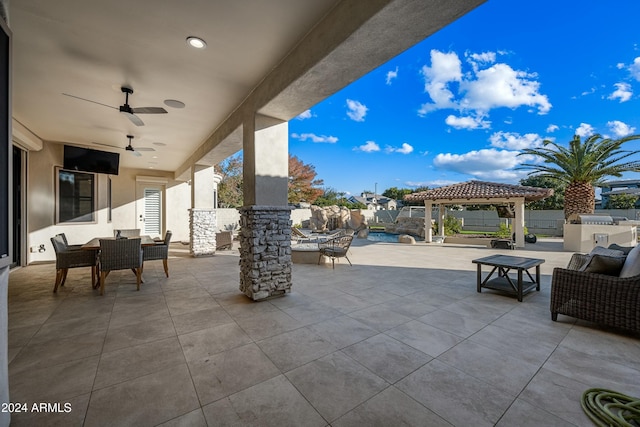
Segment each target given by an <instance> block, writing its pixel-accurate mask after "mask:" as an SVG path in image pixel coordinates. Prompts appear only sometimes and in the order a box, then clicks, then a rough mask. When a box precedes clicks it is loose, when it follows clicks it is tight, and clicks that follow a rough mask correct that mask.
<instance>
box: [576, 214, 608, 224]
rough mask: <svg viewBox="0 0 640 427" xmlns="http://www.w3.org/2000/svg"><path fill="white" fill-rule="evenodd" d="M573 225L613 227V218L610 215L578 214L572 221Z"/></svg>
mask: <svg viewBox="0 0 640 427" xmlns="http://www.w3.org/2000/svg"><path fill="white" fill-rule="evenodd" d="M573 223H574V224H589V225H613V224H614V221H613V217H612V216H610V215H585V214H578V215H576V217H575V220H574V221H573Z"/></svg>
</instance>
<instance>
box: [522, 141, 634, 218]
mask: <svg viewBox="0 0 640 427" xmlns="http://www.w3.org/2000/svg"><path fill="white" fill-rule="evenodd" d="M639 138H640V135H630V136H625V137H624V138H620V139H609V138H604V139H603V138H602V136H600V135H597V134H596V135H591V136H589V137H588V138H585V140H584V142H582V141H581V140H580V137H579V136H578V135H575V136H574V137H573V139H572V140H571V142H570V143H569V146H568V147H564V146H562V145H560V144H557V143H555V142H554V141H550V140H545V141H544V142H543V146H542V147H539V148H527V149H525V150H522V151H521V152H520V154H519V156H523V155H526V156H535V157H539V158H541V159H542V160H543V162H542V163H523V164H522V165H521V168H523V169H530V170H533V171H534V173H538V174H539V176H542V177H545V178H551V179H554V180H556V181H558V182H561V183H563V184H565V185H566V189H565V192H564V201H565V203H564V217H565V218H569V217H570V216H571V215H573V214H580V213H593V212H594V210H595V204H596V196H595V189H594V186H595V185H598V184H600V183H602V182H603V181H604V178H605V177H607V176H615V177H620V176H622V173H623V172H640V162H639V161H630V160H628V158H629V157H630V156H633V155H635V154H638V152H640V151H639V150H633V151H628V150H622V148H621V147H622V145H623V144H624V143H625V142H628V141H631V140H634V139H639Z"/></svg>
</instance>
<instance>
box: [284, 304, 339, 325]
mask: <svg viewBox="0 0 640 427" xmlns="http://www.w3.org/2000/svg"><path fill="white" fill-rule="evenodd" d="M281 310H282V311H283V312H285V313H286V314H288V315H289V316H291V317H293V318H294V319H296V320H297V321H298V323H299V325H300V326H304V325H310V324H312V323H318V322H321V321H323V320H327V319H331V318H333V317H338V316H341V313H340V312H339V311H338V310H336V309H334V308H332V307H329V306H328V305H325V304H324V303H320V302H305V303H302V304H297V305H295V306H293V307H288V308H282V309H281Z"/></svg>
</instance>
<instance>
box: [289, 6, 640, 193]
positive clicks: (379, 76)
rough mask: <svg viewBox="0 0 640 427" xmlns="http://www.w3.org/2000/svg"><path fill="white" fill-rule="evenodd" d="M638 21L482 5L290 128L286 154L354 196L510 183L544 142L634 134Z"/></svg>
mask: <svg viewBox="0 0 640 427" xmlns="http://www.w3.org/2000/svg"><path fill="white" fill-rule="evenodd" d="M638 16H640V1H637V0H620V1H618V0H613V1H601V0H587V1H576V0H568V1H558V0H554V1H550V0H540V1H537V2H521V1H507V0H489V1H487V2H486V3H485V4H483V5H482V6H480V7H478V8H476V9H475V10H473V11H472V12H470V13H469V14H467V15H465V16H463V17H462V18H461V19H459V20H457V21H456V22H454V23H453V24H451V25H449V26H447V27H445V28H443V29H442V30H440V31H439V32H437V33H436V34H434V35H432V36H431V37H429V38H427V39H425V40H424V41H423V42H421V43H419V44H417V45H416V46H414V47H412V48H410V49H409V50H407V51H405V52H404V53H402V54H401V55H399V56H397V57H395V58H393V59H392V60H390V61H389V62H388V63H386V64H384V65H382V66H381V67H379V68H378V69H376V70H374V71H372V72H370V73H369V74H367V75H365V76H364V77H362V78H361V79H360V80H358V81H356V82H354V83H352V84H351V85H349V86H348V87H346V88H344V89H343V90H341V91H340V92H338V93H336V94H335V95H333V96H331V97H330V98H327V99H326V100H324V101H323V102H321V103H319V104H317V105H315V106H314V107H312V108H311V109H309V110H307V111H305V112H304V113H303V114H301V115H300V116H299V117H297V118H296V119H293V120H292V121H291V122H290V123H289V151H290V153H291V154H293V155H295V156H297V157H298V158H300V159H301V160H302V161H303V162H305V163H308V164H312V165H313V166H314V167H315V169H316V172H317V174H318V175H317V178H319V179H322V180H324V183H325V187H330V188H333V189H335V190H338V191H343V192H346V193H349V194H354V195H359V194H360V193H361V192H362V191H364V190H368V191H374V189H375V188H377V190H378V192H379V193H382V191H384V190H385V189H387V188H390V187H398V188H415V187H417V186H422V185H428V186H429V187H438V186H442V185H449V184H453V183H457V182H464V181H469V180H472V179H477V180H486V181H495V182H505V183H513V184H517V183H518V182H519V180H520V179H522V178H524V177H526V176H527V172H526V171H522V170H518V169H517V166H518V164H519V163H522V162H524V161H525V160H526V159H525V158H523V156H520V157H517V154H518V152H519V151H518V150H521V149H523V148H526V147H536V146H540V145H541V144H542V141H543V140H544V139H552V140H555V141H556V142H559V143H567V142H568V141H569V140H571V138H572V137H573V135H574V134H578V135H581V136H588V135H590V134H593V133H599V134H601V135H603V136H606V137H612V138H618V137H621V136H626V135H629V134H638V133H640V31H638V30H637V18H638ZM626 148H627V149H629V150H635V149H640V142H636V141H633V142H630V143H628V144H627V146H626ZM639 158H640V157H639ZM624 178H625V179H632V178H633V179H635V178H640V176H639V175H638V174H631V175H628V176H625V177H624Z"/></svg>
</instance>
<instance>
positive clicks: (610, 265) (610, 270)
mask: <svg viewBox="0 0 640 427" xmlns="http://www.w3.org/2000/svg"><path fill="white" fill-rule="evenodd" d="M624 261H625V257H623V256H606V255H598V254H595V255H590V256H589V260H588V261H587V262H586V263H585V264H584V265H583V266H582V267H580V271H584V272H587V273H598V274H606V275H609V276H618V275H619V274H620V270H622V266H623V265H624Z"/></svg>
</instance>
